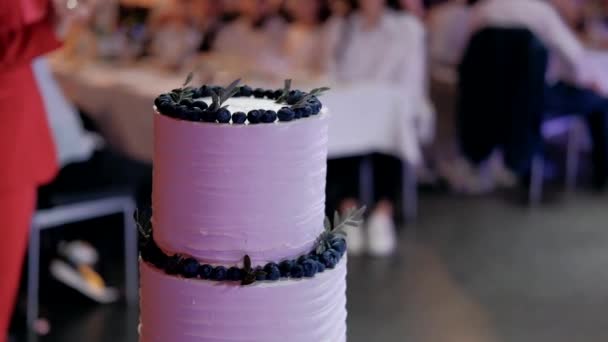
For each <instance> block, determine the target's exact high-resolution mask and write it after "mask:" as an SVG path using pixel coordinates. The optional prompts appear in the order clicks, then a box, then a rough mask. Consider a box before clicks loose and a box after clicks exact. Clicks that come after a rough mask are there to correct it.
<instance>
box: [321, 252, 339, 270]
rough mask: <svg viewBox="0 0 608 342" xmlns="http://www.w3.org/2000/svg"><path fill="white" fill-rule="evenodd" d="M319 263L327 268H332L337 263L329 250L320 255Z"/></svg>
mask: <svg viewBox="0 0 608 342" xmlns="http://www.w3.org/2000/svg"><path fill="white" fill-rule="evenodd" d="M320 261H321V262H322V263H323V264H325V267H327V268H334V267H335V266H336V264H337V263H338V262H337V260H336V258H335V255H334V253H333V251H331V250H328V251H325V252H324V253H323V255H321V258H320Z"/></svg>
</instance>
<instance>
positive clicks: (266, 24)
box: [213, 0, 286, 59]
mask: <svg viewBox="0 0 608 342" xmlns="http://www.w3.org/2000/svg"><path fill="white" fill-rule="evenodd" d="M237 1H238V17H237V18H236V19H235V20H233V21H232V22H230V23H228V24H226V25H225V26H224V27H223V28H222V29H221V30H220V31H219V33H218V35H217V37H216V39H215V43H214V44H213V51H215V52H217V53H219V54H226V55H233V56H239V57H242V58H248V59H250V58H254V57H256V58H264V57H267V56H279V55H280V51H281V48H282V46H283V39H284V32H285V29H286V27H285V23H284V21H283V20H282V19H281V18H280V17H279V16H278V14H277V13H276V8H275V6H273V3H272V2H271V1H270V0H237Z"/></svg>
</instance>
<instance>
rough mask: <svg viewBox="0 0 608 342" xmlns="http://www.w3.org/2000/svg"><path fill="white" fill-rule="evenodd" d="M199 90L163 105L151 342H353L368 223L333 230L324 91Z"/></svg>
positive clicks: (145, 295) (146, 308)
mask: <svg viewBox="0 0 608 342" xmlns="http://www.w3.org/2000/svg"><path fill="white" fill-rule="evenodd" d="M188 82H189V80H187V82H186V84H185V85H184V87H182V88H180V89H175V90H173V91H172V92H171V93H168V94H163V95H161V96H159V97H158V98H157V99H156V101H155V105H156V111H155V114H154V185H153V211H152V212H153V216H152V219H151V221H150V222H148V221H146V220H141V219H140V230H141V235H142V244H141V248H142V251H141V262H140V272H141V290H140V294H141V318H140V327H139V329H140V341H141V342H152V341H158V342H195V341H196V342H220V341H222V342H228V341H290V342H300V341H301V342H310V341H315V342H317V341H329V342H340V341H345V340H346V306H345V305H346V295H345V290H346V280H345V277H346V258H345V249H346V245H345V241H344V238H343V235H342V228H343V227H344V226H348V225H354V224H358V222H359V219H360V215H361V212H360V211H357V212H354V213H352V214H351V215H350V216H349V217H346V218H342V219H340V217H337V218H336V219H335V220H334V223H333V224H331V223H329V220H327V219H325V220H324V217H325V176H326V157H327V130H328V118H327V117H328V113H327V110H326V109H325V108H322V105H321V102H320V101H319V100H318V98H317V96H318V95H320V93H321V92H323V91H325V90H326V89H323V88H321V89H314V90H312V91H310V92H309V93H305V92H301V91H297V90H291V89H290V81H286V83H285V87H284V88H283V89H279V90H264V89H251V88H250V87H248V86H239V85H238V82H234V83H232V84H231V85H229V86H227V87H225V88H222V87H214V86H202V87H200V88H193V87H189V86H187V84H188Z"/></svg>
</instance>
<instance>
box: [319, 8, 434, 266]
mask: <svg viewBox="0 0 608 342" xmlns="http://www.w3.org/2000/svg"><path fill="white" fill-rule="evenodd" d="M358 7H359V8H358V9H357V10H356V11H355V12H354V13H353V14H352V15H350V16H348V17H346V18H344V19H339V20H334V21H332V23H331V25H332V27H330V38H329V41H330V46H331V48H332V50H331V52H332V53H331V56H332V60H331V63H330V68H329V71H330V75H331V76H332V77H333V78H334V79H335V80H336V81H337V82H342V83H353V82H368V81H377V82H387V83H391V84H393V85H394V87H397V88H398V89H400V92H401V93H402V94H403V96H404V98H406V100H405V101H407V102H408V103H411V104H412V107H410V108H413V110H415V111H417V112H420V114H421V115H420V117H423V116H427V117H429V116H432V115H430V114H429V113H428V112H429V111H430V110H429V107H428V105H427V102H426V99H427V94H426V89H425V85H426V63H425V55H426V46H425V30H424V26H423V25H422V23H421V21H420V20H419V19H418V18H416V17H415V16H413V15H410V14H400V13H398V12H394V11H391V10H389V9H387V4H386V1H385V0H360V1H359V2H358ZM403 107H404V108H405V107H407V106H406V104H405V103H404V106H403ZM422 112H424V114H422ZM417 114H418V113H417ZM426 114H428V115H426ZM374 159H375V163H376V164H377V165H376V166H375V167H374V170H375V171H376V172H375V176H376V182H375V183H376V187H375V188H376V190H377V193H376V196H375V197H376V199H377V203H376V205H375V207H374V208H373V210H372V211H371V215H370V218H369V220H368V233H369V234H368V237H369V239H368V241H365V240H366V239H364V238H363V232H362V231H352V232H351V233H349V240H350V241H349V244H348V246H349V248H350V249H351V251H352V252H353V253H358V252H360V251H361V250H362V248H363V247H364V245H365V244H367V247H368V249H369V252H370V253H372V254H374V255H387V254H391V253H392V252H393V251H394V249H395V246H396V239H395V224H394V220H393V203H394V201H395V198H396V197H397V195H398V193H397V191H396V189H398V188H399V187H398V186H397V185H396V184H398V180H399V175H400V171H399V162H398V161H397V160H395V159H393V158H391V157H387V156H384V155H380V156H377V157H374ZM340 163H341V164H342V165H340ZM350 163H352V161H348V162H347V161H340V160H337V161H330V169H328V170H329V171H330V176H329V177H333V175H335V176H336V181H337V182H338V183H340V179H339V178H341V177H339V176H338V175H339V174H342V175H343V174H345V173H348V169H349V168H350V169H353V168H354V169H355V170H356V163H355V167H353V166H352V165H349V164H350ZM332 164H333V165H332ZM332 166H333V168H334V169H333V170H332V169H331V168H332ZM338 169H339V170H338ZM342 169H344V170H342ZM355 179H356V177H355ZM329 182H330V181H329V180H328V183H329ZM345 188H346V187H345ZM348 188H349V189H352V188H356V186H353V185H351V186H350V187H348ZM355 195H356V194H355V193H353V192H352V190H345V191H344V192H343V193H342V195H341V196H342V197H343V198H344V199H343V200H342V203H341V204H340V205H339V207H340V208H342V209H344V208H346V207H350V206H353V205H356V203H355V202H356V201H355V199H354V198H355Z"/></svg>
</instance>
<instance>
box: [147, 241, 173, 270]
mask: <svg viewBox="0 0 608 342" xmlns="http://www.w3.org/2000/svg"><path fill="white" fill-rule="evenodd" d="M141 256H142V258H143V259H144V260H146V261H148V262H149V263H151V264H152V265H154V266H156V268H158V269H165V267H166V266H167V262H168V261H169V257H168V256H167V255H166V254H165V253H164V252H163V251H162V250H161V249H160V248H159V247H158V246H157V245H156V243H154V240H152V241H150V243H148V244H147V245H146V247H145V248H144V249H143V250H142V251H141Z"/></svg>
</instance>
